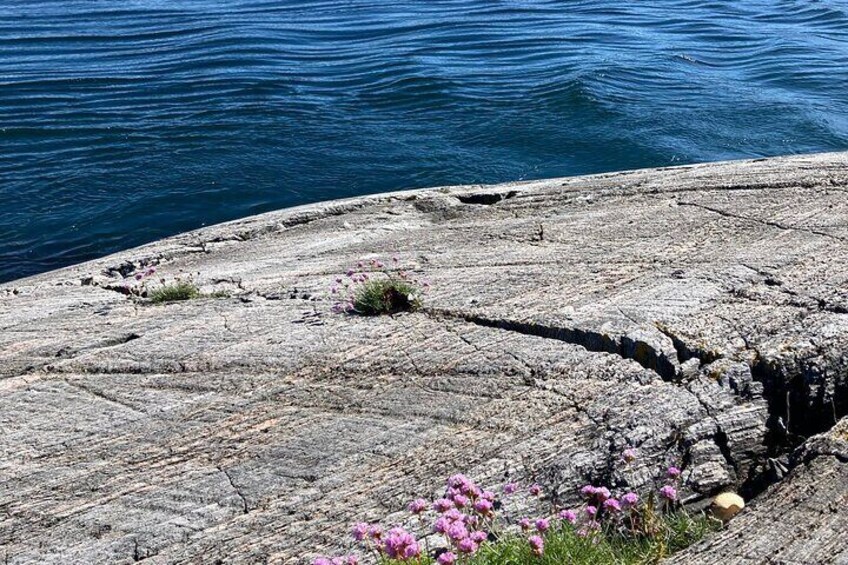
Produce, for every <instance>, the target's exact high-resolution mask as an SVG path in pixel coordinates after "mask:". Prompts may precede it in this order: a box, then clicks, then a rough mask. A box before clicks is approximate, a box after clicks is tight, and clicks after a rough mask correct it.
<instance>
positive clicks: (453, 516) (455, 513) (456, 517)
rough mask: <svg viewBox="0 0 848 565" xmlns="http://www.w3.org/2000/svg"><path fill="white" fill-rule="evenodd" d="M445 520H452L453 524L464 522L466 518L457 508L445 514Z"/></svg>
mask: <svg viewBox="0 0 848 565" xmlns="http://www.w3.org/2000/svg"><path fill="white" fill-rule="evenodd" d="M444 516H445V518H447V519H448V520H450V521H451V522H462V521H463V520H465V518H466V516H465V514H463V513H462V512H460V511H459V510H457V509H456V508H451V509H450V510H448V511H447V512H445V514H444Z"/></svg>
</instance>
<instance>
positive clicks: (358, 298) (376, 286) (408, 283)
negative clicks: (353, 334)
mask: <svg viewBox="0 0 848 565" xmlns="http://www.w3.org/2000/svg"><path fill="white" fill-rule="evenodd" d="M397 265H398V259H397V257H394V258H392V268H388V267H387V266H386V265H385V264H384V263H383V262H382V261H380V260H378V259H371V260H370V261H367V262H364V261H360V262H359V263H357V265H356V268H351V269H349V270H348V271H347V273H345V276H343V277H337V278H336V279H335V281H334V283H333V285H332V286H331V287H330V294H331V295H332V297H333V300H334V303H333V311H334V312H345V313H348V314H360V315H363V316H379V315H383V314H397V313H399V312H414V311H415V310H418V309H419V308H420V307H421V296H422V294H423V293H424V292H426V290H427V288H428V287H429V286H430V285H429V283H428V282H427V281H420V280H418V279H417V278H415V277H414V276H412V275H411V274H410V273H409V272H407V271H405V270H402V269H399V268H398V266H397Z"/></svg>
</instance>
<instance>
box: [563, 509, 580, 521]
mask: <svg viewBox="0 0 848 565" xmlns="http://www.w3.org/2000/svg"><path fill="white" fill-rule="evenodd" d="M559 517H560V518H561V519H563V520H565V521H566V522H568V523H569V524H574V523H575V522H577V512H575V511H574V510H563V511H562V512H560V513H559Z"/></svg>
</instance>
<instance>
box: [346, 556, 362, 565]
mask: <svg viewBox="0 0 848 565" xmlns="http://www.w3.org/2000/svg"><path fill="white" fill-rule="evenodd" d="M344 565H359V557H357V556H356V555H348V556H347V557H345V558H344Z"/></svg>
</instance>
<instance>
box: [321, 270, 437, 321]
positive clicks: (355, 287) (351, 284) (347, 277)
mask: <svg viewBox="0 0 848 565" xmlns="http://www.w3.org/2000/svg"><path fill="white" fill-rule="evenodd" d="M399 263H400V259H399V258H398V257H392V260H391V267H389V266H387V265H386V263H384V262H383V261H380V260H379V259H371V260H369V261H359V262H357V264H356V267H355V268H350V269H348V270H347V272H345V274H344V276H339V277H336V278H335V279H334V281H333V284H332V285H331V286H330V295H331V297H332V299H333V301H334V302H333V312H336V313H342V312H347V313H352V312H356V294H357V292H358V291H359V290H360V289H361V288H362V285H364V284H367V282H368V281H370V280H371V279H372V277H374V276H382V277H386V278H390V279H396V280H401V281H404V282H406V283H409V284H411V285H413V286H415V287H419V288H420V289H423V290H424V291H426V290H427V289H428V288H429V287H430V283H429V281H426V280H425V281H419V280H418V279H416V278H414V277H413V276H412V275H411V274H410V273H409V272H408V271H405V270H403V269H401V268H400V267H399Z"/></svg>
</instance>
